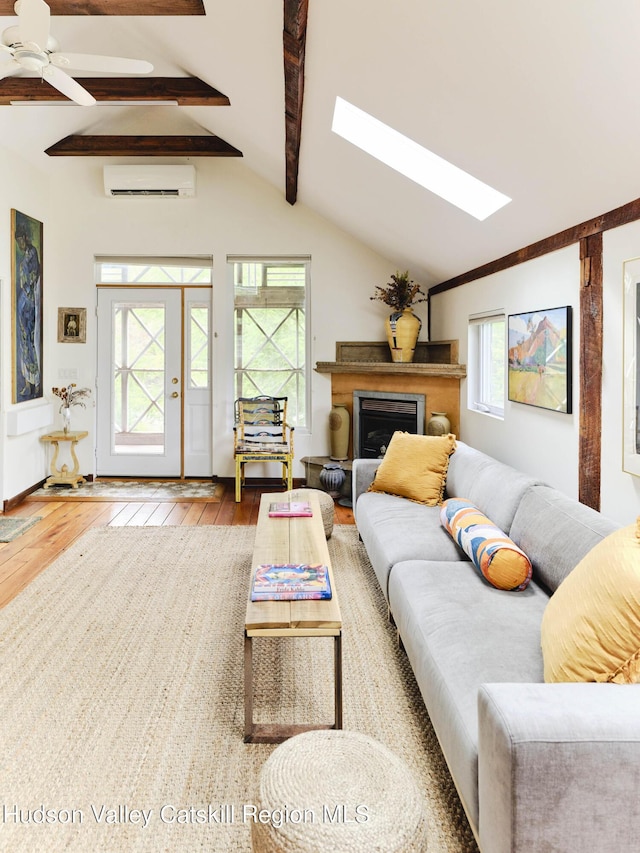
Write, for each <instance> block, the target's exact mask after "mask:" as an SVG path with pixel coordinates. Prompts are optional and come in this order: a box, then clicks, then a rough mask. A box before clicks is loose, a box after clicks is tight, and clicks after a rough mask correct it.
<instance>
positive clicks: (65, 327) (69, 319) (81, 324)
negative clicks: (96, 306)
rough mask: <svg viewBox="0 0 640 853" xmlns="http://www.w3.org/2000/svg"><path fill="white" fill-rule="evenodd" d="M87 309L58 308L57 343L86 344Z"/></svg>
mask: <svg viewBox="0 0 640 853" xmlns="http://www.w3.org/2000/svg"><path fill="white" fill-rule="evenodd" d="M86 342H87V309H86V308H58V343H59V344H86Z"/></svg>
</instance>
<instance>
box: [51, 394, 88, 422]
mask: <svg viewBox="0 0 640 853" xmlns="http://www.w3.org/2000/svg"><path fill="white" fill-rule="evenodd" d="M51 390H52V391H53V393H54V394H55V396H56V397H59V398H60V401H61V402H60V409H59V411H60V414H61V415H62V430H63V432H65V433H68V432H70V430H71V408H72V406H82V408H83V409H86V408H87V404H86V403H85V400H86V399H87V397H89V395H90V394H91V388H78V387H77V385H76V383H75V382H72V383H71V385H67V387H66V388H52V389H51Z"/></svg>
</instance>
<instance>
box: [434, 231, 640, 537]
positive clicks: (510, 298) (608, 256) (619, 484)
mask: <svg viewBox="0 0 640 853" xmlns="http://www.w3.org/2000/svg"><path fill="white" fill-rule="evenodd" d="M639 255H640V223H634V224H633V225H629V226H625V227H624V228H619V229H616V230H614V231H608V232H606V233H605V235H604V308H603V317H604V373H603V397H602V409H603V422H602V487H601V511H602V512H603V513H604V514H605V515H607V516H608V517H610V518H612V519H614V520H615V521H618V522H619V523H621V524H628V523H631V522H632V521H633V520H635V518H636V516H637V515H638V514H640V481H639V479H638V478H636V477H634V476H632V475H630V474H626V473H624V472H623V471H622V369H623V368H622V263H623V261H624V260H626V259H628V258H633V257H638V256H639ZM561 305H571V306H573V360H572V363H573V414H571V415H565V414H560V413H556V412H552V411H547V410H545V409H538V408H534V407H532V406H527V405H523V404H520V403H512V402H509V401H505V417H504V420H503V421H502V420H498V419H496V418H492V417H490V416H487V415H483V414H481V413H479V412H474V411H470V410H469V409H468V408H467V402H466V399H467V398H466V394H467V389H466V382H464V383H463V388H462V399H461V419H460V420H461V427H460V433H461V435H460V437H461V439H462V440H464V441H466V442H467V443H469V444H472V445H473V446H474V447H478V448H480V449H481V450H484V451H485V452H487V453H489V454H491V455H492V456H495V457H497V458H499V459H501V460H502V461H504V462H507V463H508V464H510V465H513V466H514V467H517V468H519V469H521V470H524V471H526V472H528V473H530V474H532V475H533V476H536V477H539V478H540V479H542V480H544V481H545V482H547V483H550V484H551V485H553V486H555V487H556V488H558V489H560V490H561V491H563V492H564V493H565V494H567V495H569V496H571V497H573V498H577V495H578V474H579V456H578V454H579V414H578V391H579V384H578V383H579V372H578V371H579V352H580V334H579V333H580V329H579V323H580V261H579V247H578V245H577V244H576V245H573V246H570V247H568V248H566V249H562V250H560V251H557V252H553V253H551V254H549V255H545V256H544V257H542V258H538V259H536V260H533V261H529V262H527V263H525V264H521V265H519V266H516V267H513V268H511V269H508V270H505V271H503V272H500V273H496V274H495V275H492V276H488V277H486V278H483V279H479V280H478V281H475V282H472V283H470V284H467V285H463V286H462V287H458V288H455V289H454V290H451V291H448V292H445V293H443V294H440V295H437V296H434V297H433V299H432V301H431V324H432V325H431V330H432V337H433V338H434V339H438V338H441V339H447V338H458V339H459V340H460V353H461V354H460V360H461V361H462V362H465V363H466V362H467V360H468V355H467V328H468V319H469V315H470V314H474V313H480V312H482V311H488V310H491V309H504V311H505V313H507V314H514V313H519V312H522V311H532V310H535V309H538V308H553V307H556V306H561Z"/></svg>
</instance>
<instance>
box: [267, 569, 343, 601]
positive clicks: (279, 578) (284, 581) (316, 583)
mask: <svg viewBox="0 0 640 853" xmlns="http://www.w3.org/2000/svg"><path fill="white" fill-rule="evenodd" d="M328 598H331V582H330V580H329V569H328V568H327V566H324V565H322V564H321V563H312V564H309V563H296V564H293V563H267V564H263V565H260V566H258V567H257V569H256V570H255V574H254V578H253V586H252V588H251V601H298V600H302V599H328Z"/></svg>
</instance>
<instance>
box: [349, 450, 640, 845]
mask: <svg viewBox="0 0 640 853" xmlns="http://www.w3.org/2000/svg"><path fill="white" fill-rule="evenodd" d="M378 465H379V461H378V460H365V459H357V460H355V461H354V464H353V505H354V511H355V517H356V524H357V527H358V530H359V533H360V536H361V538H362V541H363V542H364V545H365V546H366V549H367V553H368V555H369V559H370V561H371V564H372V566H373V569H374V571H375V574H376V577H377V579H378V582H379V584H380V587H381V589H382V592H383V593H384V595H385V597H386V599H387V601H388V604H389V609H390V613H391V615H392V618H393V620H394V622H395V624H396V626H397V629H398V632H399V635H400V638H401V641H402V643H403V645H404V648H405V650H406V653H407V655H408V658H409V661H410V663H411V666H412V668H413V672H414V674H415V677H416V680H417V683H418V685H419V687H420V690H421V692H422V696H423V698H424V702H425V705H426V708H427V710H428V712H429V715H430V718H431V721H432V723H433V726H434V729H435V731H436V734H437V736H438V740H439V742H440V745H441V747H442V750H443V753H444V756H445V758H446V761H447V763H448V766H449V769H450V771H451V775H452V777H453V779H454V782H455V784H456V787H457V789H458V792H459V794H460V799H461V800H462V803H463V806H464V808H465V811H466V813H467V816H468V818H469V821H470V823H471V826H472V829H473V831H474V833H475V835H476V838H477V839H478V842H479V845H480V847H481V850H482V851H483V853H552V851H563V852H564V851H566V853H574V852H575V851H579V853H596V851H597V853H600V851H601V853H627V851H628V853H632V851H633V853H637V851H638V850H640V829H639V828H638V827H639V825H640V824H639V823H638V821H639V819H640V686H635V685H626V686H625V685H617V684H595V683H587V684H545V683H544V679H543V659H542V651H541V647H540V623H541V620H542V615H543V612H544V609H545V606H546V604H547V602H548V601H549V596H550V595H551V594H552V593H553V591H554V590H555V589H556V587H557V586H558V584H559V583H560V582H561V581H562V579H563V578H564V577H565V576H566V575H567V574H568V573H569V572H570V571H571V570H572V569H573V568H574V566H575V565H576V564H577V563H578V562H579V561H580V560H581V558H582V557H583V556H584V555H585V554H586V553H587V552H588V551H589V550H590V549H591V548H592V547H593V546H594V545H596V544H597V543H598V542H600V541H601V540H602V539H603V538H604V537H605V536H607V535H608V534H609V533H611V532H613V531H614V530H615V529H616V525H615V524H614V523H613V522H611V521H609V520H607V519H606V518H605V517H603V516H602V515H601V514H600V513H597V512H595V511H594V510H592V509H589V508H588V507H586V506H584V505H582V504H580V503H578V502H577V501H574V500H571V499H570V498H568V497H566V496H565V495H563V494H562V493H560V492H558V491H557V490H555V489H553V488H551V487H549V486H547V485H545V484H544V483H541V482H539V481H536V480H535V479H533V478H531V477H529V476H527V475H525V474H523V473H520V472H519V471H517V470H515V469H513V468H511V467H509V466H507V465H504V464H502V463H500V462H498V461H497V460H495V459H493V458H491V457H489V456H487V455H486V454H484V453H481V452H479V451H478V450H475V449H473V448H471V447H469V446H468V445H466V444H464V443H463V442H458V443H457V448H456V451H455V452H454V453H453V455H452V456H451V460H450V463H449V469H448V473H447V484H446V492H445V497H459V498H467V499H469V500H470V501H472V502H473V503H474V504H475V505H476V506H478V507H479V508H480V509H481V510H482V511H483V512H484V513H485V514H486V515H487V516H488V517H489V518H490V519H491V520H492V521H493V522H494V523H495V524H497V525H498V526H499V527H501V528H502V529H503V530H504V532H505V533H507V534H509V535H510V537H511V538H512V539H513V540H514V541H515V542H516V544H518V545H519V546H520V547H521V548H522V549H523V550H524V551H525V553H526V554H527V555H528V556H529V558H530V559H531V562H532V564H533V577H532V580H531V582H530V584H529V586H528V587H527V588H526V589H525V590H524V591H520V592H506V591H503V590H498V589H495V588H494V587H492V586H490V585H489V584H488V583H487V582H486V581H485V580H484V579H483V578H482V577H481V576H480V574H479V573H478V572H477V571H476V569H475V568H474V566H473V564H472V563H471V562H470V561H469V559H468V558H467V556H466V555H465V554H464V553H463V552H462V551H461V550H460V549H459V548H458V546H457V545H456V544H454V542H453V540H452V539H451V538H450V536H449V535H448V534H447V533H446V531H445V530H444V529H443V528H442V527H441V525H440V520H439V514H440V508H439V507H426V506H422V505H420V504H417V503H414V502H411V501H408V500H406V499H404V498H401V497H395V496H392V495H387V494H381V493H378V492H368V491H367V489H368V487H369V485H370V483H371V481H372V479H373V476H374V473H375V470H376V468H377V466H378Z"/></svg>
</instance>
